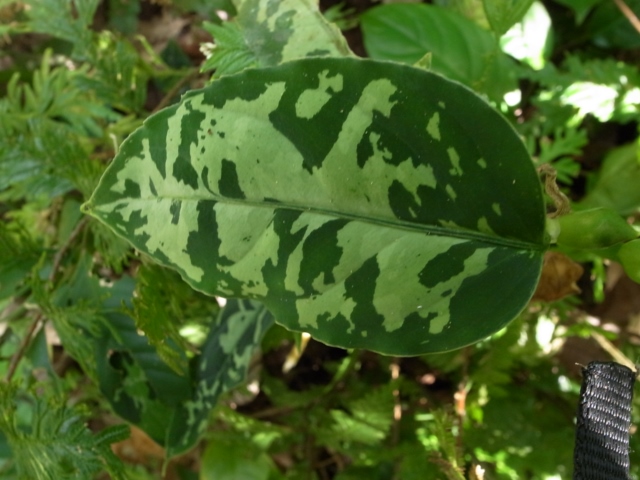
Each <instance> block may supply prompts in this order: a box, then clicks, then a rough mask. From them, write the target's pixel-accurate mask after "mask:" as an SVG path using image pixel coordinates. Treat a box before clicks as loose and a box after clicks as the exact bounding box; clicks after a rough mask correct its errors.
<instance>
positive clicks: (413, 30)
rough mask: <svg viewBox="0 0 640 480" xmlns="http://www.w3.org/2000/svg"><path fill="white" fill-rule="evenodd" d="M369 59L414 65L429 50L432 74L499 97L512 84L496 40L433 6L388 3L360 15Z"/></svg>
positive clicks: (508, 64)
mask: <svg viewBox="0 0 640 480" xmlns="http://www.w3.org/2000/svg"><path fill="white" fill-rule="evenodd" d="M361 26H362V34H363V37H364V44H365V47H366V49H367V52H368V53H369V55H370V56H371V57H372V58H376V59H380V60H395V61H397V62H404V63H408V64H414V63H416V62H417V61H418V60H420V59H421V58H422V57H424V55H425V54H426V53H429V52H431V53H432V55H433V61H432V64H431V68H432V69H433V71H434V72H438V73H441V74H442V75H445V76H446V77H448V78H450V79H452V80H457V81H459V82H462V83H464V84H465V85H467V86H469V87H471V88H472V89H474V90H475V91H477V92H481V93H485V94H486V95H488V96H489V97H490V98H491V99H493V100H495V101H501V100H502V97H503V95H504V94H505V93H506V92H509V91H511V90H514V89H515V88H516V81H515V72H514V68H513V64H512V61H511V59H509V58H508V57H507V56H506V55H505V54H504V53H503V52H502V51H501V50H500V48H499V45H498V42H497V40H496V39H495V38H494V37H493V36H492V35H491V34H490V33H489V32H487V31H486V30H483V29H482V28H480V27H479V26H478V25H476V24H475V23H473V22H472V21H471V20H468V19H467V18H465V17H463V16H462V15H458V14H456V13H455V12H451V11H449V10H446V9H444V8H441V7H437V6H434V5H422V4H404V3H398V4H389V5H381V6H379V7H375V8H372V9H370V10H368V11H367V12H365V13H364V14H363V15H362V17H361Z"/></svg>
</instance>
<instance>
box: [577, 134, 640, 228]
mask: <svg viewBox="0 0 640 480" xmlns="http://www.w3.org/2000/svg"><path fill="white" fill-rule="evenodd" d="M638 185H640V149H639V148H638V143H637V142H633V143H630V144H628V145H623V146H621V147H618V148H615V149H613V150H611V151H610V152H609V153H608V154H607V156H606V157H605V159H604V161H603V162H602V168H600V172H599V173H598V176H597V177H596V181H595V184H594V185H593V187H592V188H591V189H590V190H589V192H588V193H587V195H586V196H585V197H584V199H583V200H582V201H581V202H580V205H581V207H584V208H593V207H607V208H611V209H613V210H615V211H616V212H618V213H619V214H620V215H623V216H627V215H633V214H635V213H637V212H639V211H640V188H638Z"/></svg>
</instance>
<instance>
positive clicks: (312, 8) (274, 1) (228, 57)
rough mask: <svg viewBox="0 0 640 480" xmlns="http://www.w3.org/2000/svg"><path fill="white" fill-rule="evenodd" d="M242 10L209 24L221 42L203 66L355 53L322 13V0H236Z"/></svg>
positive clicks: (227, 69) (219, 69) (227, 67)
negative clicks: (232, 18) (234, 15)
mask: <svg viewBox="0 0 640 480" xmlns="http://www.w3.org/2000/svg"><path fill="white" fill-rule="evenodd" d="M234 3H235V4H236V7H237V9H238V15H237V16H236V18H235V19H234V20H232V21H231V22H225V23H223V24H222V25H221V26H216V25H212V24H209V25H208V26H207V28H208V29H209V31H210V32H211V33H212V34H213V36H214V38H215V41H216V46H215V48H214V49H213V50H211V52H210V54H209V58H208V59H207V61H206V62H205V63H204V64H203V65H202V70H210V69H212V68H215V69H216V76H221V75H226V74H231V73H236V72H239V71H241V70H243V69H244V68H247V67H271V66H275V65H279V64H281V63H283V62H288V61H290V60H295V59H299V58H305V57H325V56H333V57H342V56H351V55H353V54H352V53H351V50H350V49H349V46H348V45H347V42H346V40H345V38H344V37H343V36H342V34H341V33H340V30H338V28H337V27H336V26H335V25H333V24H331V23H329V22H328V21H327V20H326V19H325V18H324V17H323V16H322V14H321V13H320V10H319V9H318V1H317V0H236V1H235V2H234Z"/></svg>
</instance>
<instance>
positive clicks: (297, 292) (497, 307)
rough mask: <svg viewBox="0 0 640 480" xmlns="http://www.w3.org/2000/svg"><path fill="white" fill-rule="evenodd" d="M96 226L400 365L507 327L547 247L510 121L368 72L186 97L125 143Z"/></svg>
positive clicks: (306, 75) (269, 77)
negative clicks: (403, 359) (399, 359)
mask: <svg viewBox="0 0 640 480" xmlns="http://www.w3.org/2000/svg"><path fill="white" fill-rule="evenodd" d="M85 211H86V212H88V213H90V214H91V215H93V216H95V217H96V218H98V219H100V220H102V221H103V222H105V223H106V224H107V225H109V226H110V227H111V228H113V229H114V230H115V231H116V232H117V233H119V234H120V235H122V236H123V237H125V238H127V239H128V240H130V241H131V242H132V243H133V244H134V245H135V246H136V248H138V249H140V250H142V251H144V252H146V253H148V254H149V255H151V256H152V257H153V258H155V259H156V260H157V261H159V262H160V263H162V264H165V265H168V266H172V267H173V268H175V269H177V270H178V271H179V272H180V273H181V274H182V276H183V277H184V278H185V279H186V280H187V281H188V282H189V283H190V284H191V285H192V286H193V287H194V288H197V289H199V290H202V291H204V292H208V293H212V294H213V293H216V294H220V295H223V296H228V297H231V296H237V297H245V298H253V299H258V300H261V301H263V302H264V303H265V305H266V306H267V308H269V310H270V311H271V312H272V313H273V314H274V316H275V318H276V321H277V322H279V323H281V324H282V325H284V326H286V327H288V328H290V329H293V330H303V331H308V332H309V333H311V335H313V336H315V337H316V338H318V339H319V340H321V341H324V342H326V343H329V344H333V345H340V346H343V347H362V348H367V349H371V350H375V351H378V352H383V353H387V354H398V355H413V354H420V353H424V352H435V351H444V350H449V349H454V348H458V347H461V346H464V345H467V344H470V343H472V342H475V341H477V340H479V339H481V338H484V337H486V336H487V335H490V334H491V333H493V332H495V331H497V330H498V329H500V328H501V327H503V326H504V325H505V324H506V323H507V322H509V321H510V320H511V319H512V318H514V316H515V315H517V314H518V313H519V311H520V310H521V309H522V308H523V307H524V305H525V304H526V302H527V301H528V299H529V297H530V296H531V294H532V292H533V290H534V288H535V285H536V282H537V279H538V276H539V273H540V267H541V262H542V253H543V251H544V248H545V245H544V209H543V202H542V194H541V191H540V185H539V181H538V178H537V175H536V173H535V170H534V168H533V166H532V163H531V161H530V159H529V156H528V154H527V153H526V150H525V148H524V146H523V144H522V142H521V141H520V139H519V138H518V136H517V134H516V133H515V131H514V130H513V129H512V127H511V126H510V125H509V124H508V123H507V122H506V121H505V120H504V119H503V118H502V117H501V116H500V115H499V114H498V113H496V112H495V111H494V110H493V109H492V108H491V107H490V106H489V105H488V104H487V103H485V102H484V101H483V100H481V99H480V98H479V97H477V96H476V95H475V94H473V93H472V92H471V91H470V90H468V89H467V88H466V87H463V86H462V85H460V84H458V83H455V82H451V81H448V80H446V79H444V78H442V77H440V76H439V75H437V74H434V73H430V72H427V71H424V70H421V69H416V68H413V67H409V66H406V65H400V64H395V63H387V62H378V61H371V60H360V59H352V58H318V59H304V60H298V61H293V62H289V63H287V64H284V65H282V66H278V67H274V68H265V69H259V70H247V71H244V72H243V73H240V74H238V75H234V76H228V77H224V78H222V79H220V80H218V81H216V82H214V83H213V84H212V85H210V86H209V87H207V88H205V89H203V90H200V91H195V92H192V93H190V94H188V95H186V96H185V97H184V98H183V100H182V102H181V103H180V104H179V105H176V106H173V107H171V108H168V109H166V110H164V111H162V112H159V113H158V114H156V115H154V116H152V117H150V118H149V119H148V120H147V121H146V122H145V125H144V126H143V127H142V128H140V129H139V130H138V131H136V132H135V133H134V134H132V135H131V136H130V138H129V139H127V141H126V142H125V143H123V145H122V148H121V150H120V153H119V154H118V156H117V157H116V159H115V160H114V162H113V164H112V165H111V166H110V167H109V169H108V170H107V172H106V173H105V175H104V177H103V178H102V180H101V182H100V185H99V186H98V188H97V189H96V191H95V193H94V195H93V197H92V198H91V200H90V202H89V203H88V204H87V205H85Z"/></svg>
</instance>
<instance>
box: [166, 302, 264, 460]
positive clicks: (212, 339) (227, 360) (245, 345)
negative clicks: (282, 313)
mask: <svg viewBox="0 0 640 480" xmlns="http://www.w3.org/2000/svg"><path fill="white" fill-rule="evenodd" d="M272 325H273V316H272V315H271V314H270V313H269V312H268V311H267V309H266V308H265V307H264V306H263V305H261V304H260V303H259V302H256V301H251V300H235V299H232V300H230V301H229V302H228V303H227V305H226V306H225V307H224V308H223V309H222V310H221V312H220V315H219V318H218V321H217V322H216V323H215V324H214V325H213V326H212V327H211V330H210V331H209V334H208V336H207V339H206V341H205V343H204V345H202V347H201V350H202V354H201V355H199V356H198V357H197V358H196V359H195V360H194V362H193V366H194V367H195V368H193V370H194V371H193V372H192V382H193V383H194V385H195V388H194V392H193V394H192V396H191V399H189V400H187V401H184V402H182V403H181V404H180V405H179V406H178V407H177V408H176V410H175V411H174V413H173V417H172V419H171V424H170V427H169V429H168V432H167V441H166V447H167V457H169V458H170V457H173V456H175V455H178V454H180V453H183V452H186V451H187V450H189V449H191V448H193V447H194V446H195V444H196V442H197V441H198V439H199V438H200V436H201V435H202V434H203V433H204V431H205V429H206V427H207V425H208V424H209V422H208V420H209V414H210V413H211V409H212V408H213V407H215V406H216V404H217V402H218V398H219V397H220V395H221V394H223V393H224V392H228V391H230V390H231V389H233V388H235V387H237V386H238V385H239V384H240V383H242V382H243V381H244V380H245V377H246V374H247V369H248V368H249V364H250V362H251V360H252V358H253V355H254V354H255V353H256V350H257V348H258V347H259V346H260V342H261V341H262V337H263V336H264V334H265V332H266V331H267V330H268V329H269V327H271V326H272Z"/></svg>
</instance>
